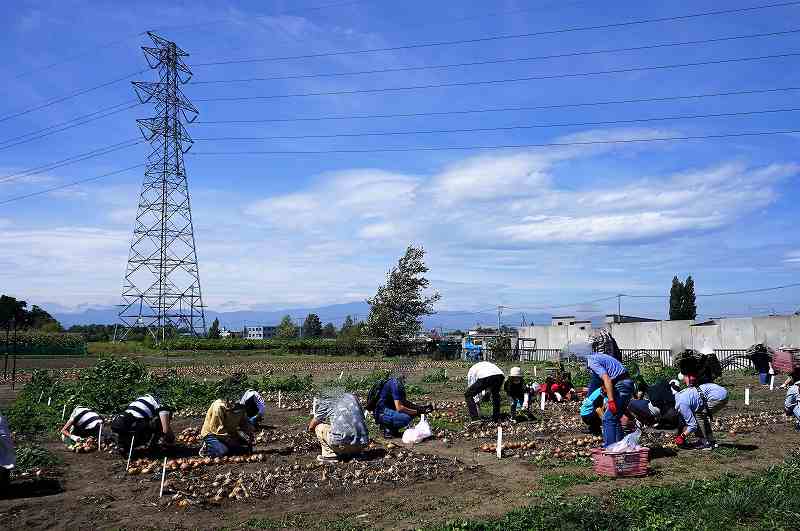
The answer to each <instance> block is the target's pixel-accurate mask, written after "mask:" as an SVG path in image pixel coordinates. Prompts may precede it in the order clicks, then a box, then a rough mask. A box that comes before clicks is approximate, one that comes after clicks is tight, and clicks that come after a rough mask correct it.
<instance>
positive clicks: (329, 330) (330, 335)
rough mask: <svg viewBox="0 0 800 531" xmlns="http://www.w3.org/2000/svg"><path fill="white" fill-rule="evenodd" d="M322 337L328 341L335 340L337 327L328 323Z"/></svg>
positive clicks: (323, 329)
mask: <svg viewBox="0 0 800 531" xmlns="http://www.w3.org/2000/svg"><path fill="white" fill-rule="evenodd" d="M322 337H324V338H327V339H334V338H335V337H336V327H335V326H333V323H328V324H326V325H325V326H324V327H323V328H322Z"/></svg>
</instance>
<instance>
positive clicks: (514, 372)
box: [508, 367, 522, 378]
mask: <svg viewBox="0 0 800 531" xmlns="http://www.w3.org/2000/svg"><path fill="white" fill-rule="evenodd" d="M508 376H509V377H510V378H513V377H515V376H522V369H520V368H519V367H511V370H510V371H508Z"/></svg>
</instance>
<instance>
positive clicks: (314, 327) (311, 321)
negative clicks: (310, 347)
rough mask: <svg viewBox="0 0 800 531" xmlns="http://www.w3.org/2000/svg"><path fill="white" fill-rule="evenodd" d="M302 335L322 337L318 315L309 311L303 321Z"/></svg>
mask: <svg viewBox="0 0 800 531" xmlns="http://www.w3.org/2000/svg"><path fill="white" fill-rule="evenodd" d="M303 337H322V321H320V320H319V315H317V314H315V313H310V314H308V316H306V320H305V321H303Z"/></svg>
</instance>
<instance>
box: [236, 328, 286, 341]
mask: <svg viewBox="0 0 800 531" xmlns="http://www.w3.org/2000/svg"><path fill="white" fill-rule="evenodd" d="M277 331H278V327H277V326H245V327H244V331H243V332H242V337H244V338H245V339H272V338H273V337H275V334H276V333H277Z"/></svg>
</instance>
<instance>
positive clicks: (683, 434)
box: [675, 374, 728, 449]
mask: <svg viewBox="0 0 800 531" xmlns="http://www.w3.org/2000/svg"><path fill="white" fill-rule="evenodd" d="M684 383H685V384H686V386H687V387H686V389H683V390H682V391H681V392H679V393H677V394H676V395H675V409H676V410H677V411H678V415H679V419H680V422H679V430H678V431H679V433H678V435H677V436H675V444H677V445H678V446H683V445H684V444H686V438H687V437H688V436H689V435H690V434H692V433H696V434H697V435H698V436H699V437H698V444H697V448H701V449H704V448H713V447H714V446H715V444H716V443H715V440H714V433H713V432H712V430H711V420H712V419H713V417H714V415H715V414H716V413H717V412H718V411H720V410H721V409H722V408H724V407H725V406H726V405H727V404H728V391H727V389H725V388H724V387H722V386H720V385H717V384H715V383H704V384H700V385H697V376H696V375H694V374H687V375H686V376H684Z"/></svg>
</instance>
